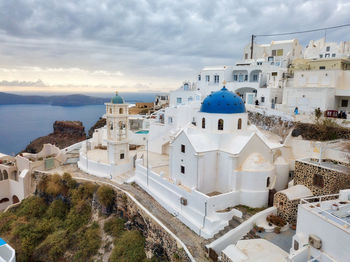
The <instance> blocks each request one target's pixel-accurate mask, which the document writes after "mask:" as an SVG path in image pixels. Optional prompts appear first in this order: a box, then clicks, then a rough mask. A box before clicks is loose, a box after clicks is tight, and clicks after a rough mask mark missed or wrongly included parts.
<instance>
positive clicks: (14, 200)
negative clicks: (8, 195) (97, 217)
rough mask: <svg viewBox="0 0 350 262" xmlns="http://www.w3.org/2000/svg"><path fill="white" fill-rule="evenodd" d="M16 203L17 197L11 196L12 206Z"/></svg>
mask: <svg viewBox="0 0 350 262" xmlns="http://www.w3.org/2000/svg"><path fill="white" fill-rule="evenodd" d="M18 202H19V199H18V197H17V196H16V195H13V196H12V204H16V203H18Z"/></svg>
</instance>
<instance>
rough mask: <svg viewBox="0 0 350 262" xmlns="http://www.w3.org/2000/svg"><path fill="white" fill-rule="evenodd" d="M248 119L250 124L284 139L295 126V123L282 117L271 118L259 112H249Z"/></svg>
mask: <svg viewBox="0 0 350 262" xmlns="http://www.w3.org/2000/svg"><path fill="white" fill-rule="evenodd" d="M248 119H249V122H250V123H252V124H254V125H256V126H258V127H260V128H262V129H264V130H267V131H270V132H272V133H274V134H276V135H279V136H280V137H282V138H283V139H284V138H285V137H287V135H288V134H289V132H290V130H291V129H292V128H293V127H294V126H295V123H294V122H293V121H290V120H287V119H284V118H282V117H280V116H271V115H266V114H261V113H259V112H252V111H248Z"/></svg>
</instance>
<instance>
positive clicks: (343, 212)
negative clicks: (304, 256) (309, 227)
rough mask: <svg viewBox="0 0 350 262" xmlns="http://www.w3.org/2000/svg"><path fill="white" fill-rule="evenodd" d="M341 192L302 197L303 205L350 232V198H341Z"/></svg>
mask: <svg viewBox="0 0 350 262" xmlns="http://www.w3.org/2000/svg"><path fill="white" fill-rule="evenodd" d="M339 196H340V195H339V194H333V195H326V196H317V197H309V198H304V199H301V202H300V204H301V206H302V207H303V208H306V209H307V210H308V211H310V212H312V213H314V214H317V215H318V216H320V217H321V218H322V219H324V220H325V221H327V222H329V223H331V224H333V225H335V226H337V227H339V228H341V229H342V230H344V231H346V232H348V233H350V200H345V199H341V198H340V197H339Z"/></svg>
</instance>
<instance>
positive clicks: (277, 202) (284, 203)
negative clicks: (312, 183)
mask: <svg viewBox="0 0 350 262" xmlns="http://www.w3.org/2000/svg"><path fill="white" fill-rule="evenodd" d="M299 202H300V199H295V200H289V199H288V197H287V196H286V194H284V193H282V192H277V193H276V194H275V196H274V199H273V205H274V206H275V207H277V215H278V216H279V217H281V218H283V219H284V220H285V221H287V222H288V223H289V224H296V221H297V214H298V204H299Z"/></svg>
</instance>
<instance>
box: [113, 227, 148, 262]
mask: <svg viewBox="0 0 350 262" xmlns="http://www.w3.org/2000/svg"><path fill="white" fill-rule="evenodd" d="M144 246H145V239H144V237H143V236H142V235H141V233H140V232H139V231H136V230H131V231H125V232H124V233H123V234H122V235H121V237H119V238H117V239H116V240H115V241H114V248H113V251H112V255H111V257H110V258H109V261H110V262H117V261H118V262H131V261H145V260H146V254H145V252H144Z"/></svg>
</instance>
